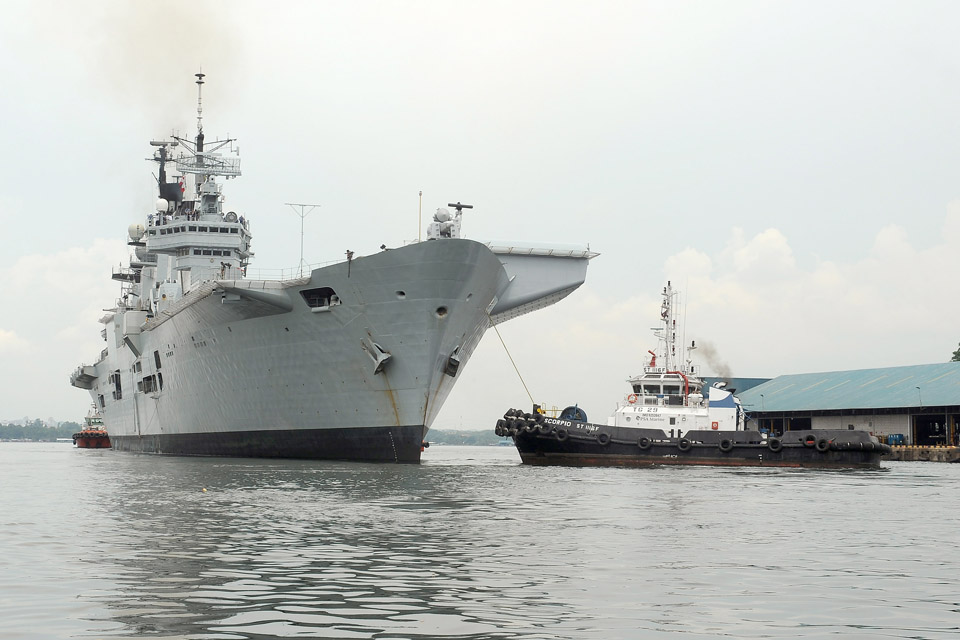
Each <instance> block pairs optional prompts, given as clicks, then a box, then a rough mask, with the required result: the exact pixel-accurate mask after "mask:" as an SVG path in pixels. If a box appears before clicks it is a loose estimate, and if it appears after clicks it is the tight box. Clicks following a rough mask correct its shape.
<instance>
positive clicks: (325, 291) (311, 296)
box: [300, 287, 337, 309]
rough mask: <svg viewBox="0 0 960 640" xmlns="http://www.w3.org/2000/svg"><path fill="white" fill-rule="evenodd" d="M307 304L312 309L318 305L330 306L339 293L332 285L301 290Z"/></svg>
mask: <svg viewBox="0 0 960 640" xmlns="http://www.w3.org/2000/svg"><path fill="white" fill-rule="evenodd" d="M300 295H301V296H303V299H304V301H305V302H306V303H307V306H308V307H310V308H311V309H315V308H317V307H329V306H330V302H331V300H333V298H334V297H336V295H337V293H336V292H335V291H334V290H333V289H331V288H330V287H318V288H317V289H305V290H303V291H301V292H300Z"/></svg>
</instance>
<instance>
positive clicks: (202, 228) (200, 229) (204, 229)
mask: <svg viewBox="0 0 960 640" xmlns="http://www.w3.org/2000/svg"><path fill="white" fill-rule="evenodd" d="M206 230H207V228H206V227H200V228H199V229H198V231H206Z"/></svg>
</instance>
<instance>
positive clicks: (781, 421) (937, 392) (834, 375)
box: [738, 362, 960, 446]
mask: <svg viewBox="0 0 960 640" xmlns="http://www.w3.org/2000/svg"><path fill="white" fill-rule="evenodd" d="M738 396H739V397H740V401H741V403H742V404H743V408H744V410H745V411H746V412H747V416H748V420H750V421H751V422H750V423H749V424H748V427H747V428H748V429H749V428H753V429H757V428H759V429H761V430H764V431H767V432H769V433H774V434H782V433H783V432H784V431H788V430H797V429H862V430H865V431H869V432H871V433H873V434H874V435H876V436H879V437H881V438H885V439H888V441H890V442H892V443H895V444H907V445H921V446H956V445H958V444H960V362H946V363H943V364H926V365H913V366H908V367H888V368H884V369H861V370H858V371H830V372H826V373H802V374H795V375H787V376H780V377H778V378H773V379H772V380H769V381H767V382H764V383H762V384H758V385H756V386H754V387H752V388H749V389H746V390H745V391H742V392H740V391H738ZM888 436H893V437H892V438H888Z"/></svg>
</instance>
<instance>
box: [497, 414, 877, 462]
mask: <svg viewBox="0 0 960 640" xmlns="http://www.w3.org/2000/svg"><path fill="white" fill-rule="evenodd" d="M503 422H504V424H502V425H498V430H499V431H500V433H501V434H502V435H507V436H512V437H513V440H514V442H515V444H516V446H517V451H518V452H519V454H520V459H521V460H522V461H523V463H524V464H530V465H540V466H574V467H583V466H604V467H645V466H652V465H709V466H724V467H801V468H803V467H805V468H816V469H879V468H880V460H881V457H882V456H883V455H885V454H888V453H890V447H889V446H888V445H885V444H882V443H880V442H879V441H878V440H877V439H876V438H875V437H873V436H870V435H869V434H867V433H864V432H862V431H839V430H823V429H821V430H810V431H792V432H787V433H786V434H784V436H783V437H781V438H776V437H770V438H767V437H765V436H764V435H762V434H761V433H759V432H757V431H699V432H687V433H686V434H685V436H684V437H681V438H677V437H667V436H666V435H665V434H664V433H663V431H662V430H659V429H632V428H623V427H608V426H602V425H596V424H590V423H576V422H569V421H562V420H554V419H550V418H546V419H544V420H543V421H542V422H540V423H539V424H537V423H536V421H535V420H533V421H524V424H522V425H515V424H507V422H516V421H507V420H504V421H503Z"/></svg>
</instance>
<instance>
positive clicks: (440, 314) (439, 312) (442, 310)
mask: <svg viewBox="0 0 960 640" xmlns="http://www.w3.org/2000/svg"><path fill="white" fill-rule="evenodd" d="M445 315H447V308H446V307H437V317H438V318H442V317H444V316H445Z"/></svg>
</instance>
